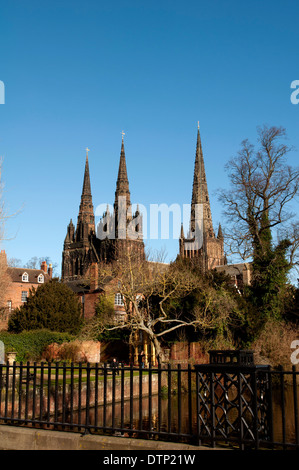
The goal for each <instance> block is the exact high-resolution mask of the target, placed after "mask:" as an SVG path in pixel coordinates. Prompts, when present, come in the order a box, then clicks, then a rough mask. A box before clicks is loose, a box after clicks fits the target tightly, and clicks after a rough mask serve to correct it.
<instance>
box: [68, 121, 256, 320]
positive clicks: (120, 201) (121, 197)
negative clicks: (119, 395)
mask: <svg viewBox="0 0 299 470" xmlns="http://www.w3.org/2000/svg"><path fill="white" fill-rule="evenodd" d="M128 249H130V250H133V252H134V254H136V255H137V256H139V257H140V259H145V253H144V242H143V235H142V216H141V214H140V213H139V211H138V208H137V210H136V211H135V212H134V213H133V212H132V206H131V196H130V189H129V180H128V174H127V165H126V156H125V147H124V138H123V135H122V142H121V151H120V160H119V168H118V175H117V180H116V190H115V200H114V206H113V213H110V212H109V208H108V207H107V210H106V211H105V212H104V214H103V217H102V218H101V220H100V222H99V223H98V224H97V227H96V226H95V216H94V209H93V202H92V194H91V184H90V174H89V163H88V149H87V153H86V162H85V171H84V178H83V188H82V194H81V202H80V206H79V214H78V219H77V225H76V227H75V226H74V224H73V222H72V220H71V221H70V223H69V225H68V227H67V234H66V237H65V240H64V247H63V255H62V280H63V281H64V282H66V283H67V284H68V285H69V286H70V287H71V288H72V290H73V291H74V292H76V293H77V294H78V295H79V296H80V297H81V301H82V304H83V312H84V316H85V317H87V318H88V317H91V316H93V314H94V306H95V302H96V300H97V298H98V295H99V293H100V292H101V290H100V289H99V286H98V274H99V266H100V264H101V263H112V262H114V261H116V260H117V259H119V257H120V256H121V255H122V253H125V251H126V250H128ZM178 256H180V257H181V258H190V259H192V261H193V262H194V263H196V264H197V265H198V267H199V269H200V270H201V272H203V273H204V272H207V271H208V270H211V269H216V270H218V271H225V272H227V273H228V274H230V275H231V278H232V279H233V282H234V283H235V285H236V286H237V280H239V282H241V283H243V282H245V283H249V275H250V273H249V269H248V266H246V265H245V264H240V265H229V266H228V265H227V263H226V257H225V254H224V239H223V234H222V230H221V226H220V224H219V227H218V230H217V234H215V231H214V228H213V222H212V213H211V207H210V200H209V193H208V185H207V179H206V172H205V164H204V157H203V151H202V144H201V137H200V131H199V126H198V131H197V141H196V152H195V164H194V175H193V186H192V199H191V214H190V223H189V230H188V233H187V234H186V236H185V234H184V230H183V226H182V227H181V234H180V238H179V253H178ZM244 279H245V281H244ZM123 310H124V309H123V305H122V302H121V300H119V296H117V294H116V296H115V311H116V314H117V312H118V313H121V312H123ZM123 313H124V312H123Z"/></svg>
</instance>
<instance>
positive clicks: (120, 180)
mask: <svg viewBox="0 0 299 470" xmlns="http://www.w3.org/2000/svg"><path fill="white" fill-rule="evenodd" d="M123 136H124V133H123V132H122V141H121V151H120V160H119V167H118V176H117V181H116V191H115V203H114V207H115V206H116V205H117V204H118V197H119V196H125V197H126V202H127V207H129V206H130V205H131V201H130V190H129V180H128V174H127V164H126V155H125V145H124V137H123Z"/></svg>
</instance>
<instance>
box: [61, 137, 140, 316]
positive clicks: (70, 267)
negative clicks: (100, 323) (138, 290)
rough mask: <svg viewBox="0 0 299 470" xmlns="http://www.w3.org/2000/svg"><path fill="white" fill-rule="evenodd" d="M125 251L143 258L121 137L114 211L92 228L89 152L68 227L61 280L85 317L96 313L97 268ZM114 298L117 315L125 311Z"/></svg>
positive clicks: (100, 290) (137, 213) (137, 218)
mask: <svg viewBox="0 0 299 470" xmlns="http://www.w3.org/2000/svg"><path fill="white" fill-rule="evenodd" d="M127 250H132V251H133V252H134V254H135V255H137V256H139V257H140V259H144V257H145V255H144V243H143V235H142V217H141V215H140V213H139V211H138V209H137V210H136V211H135V213H132V207H131V200H130V190H129V180H128V175H127V166H126V157H125V148H124V140H123V138H122V143H121V152H120V160H119V169H118V177H117V181H116V191H115V202H114V211H113V213H112V214H110V212H109V209H108V208H107V210H106V211H105V212H104V213H103V216H102V218H101V220H100V222H99V224H98V225H97V227H95V218H94V210H93V203H92V194H91V184H90V174H89V162H88V153H87V155H86V162H85V171H84V179H83V189H82V195H81V202H80V207H79V215H78V220H77V226H76V227H75V226H74V224H73V222H72V220H71V221H70V223H69V225H68V227H67V234H66V237H65V240H64V247H63V254H62V280H63V281H64V282H65V283H66V284H67V285H68V286H69V287H71V288H72V290H73V291H74V292H76V293H77V294H78V295H79V296H80V298H81V302H82V306H83V313H84V317H85V318H90V317H91V316H92V315H93V314H94V311H95V303H96V301H97V299H98V296H99V295H100V294H101V293H102V292H103V290H102V289H101V288H100V287H99V285H98V277H99V269H100V268H101V266H102V265H105V264H106V263H107V264H108V263H112V262H115V261H117V259H119V257H120V256H121V255H122V254H123V253H125V252H126V251H127ZM119 304H121V302H119V301H118V297H117V295H116V301H115V310H116V314H117V313H119V312H122V311H124V308H123V306H122V305H119Z"/></svg>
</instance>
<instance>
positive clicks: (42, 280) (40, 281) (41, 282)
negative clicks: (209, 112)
mask: <svg viewBox="0 0 299 470" xmlns="http://www.w3.org/2000/svg"><path fill="white" fill-rule="evenodd" d="M37 282H38V283H39V284H43V282H44V276H43V274H40V275H39V276H38V278H37Z"/></svg>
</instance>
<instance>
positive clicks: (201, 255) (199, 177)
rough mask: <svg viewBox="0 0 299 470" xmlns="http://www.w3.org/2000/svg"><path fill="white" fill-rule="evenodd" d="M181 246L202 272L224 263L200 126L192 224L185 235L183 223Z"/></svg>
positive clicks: (187, 256)
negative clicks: (214, 227)
mask: <svg viewBox="0 0 299 470" xmlns="http://www.w3.org/2000/svg"><path fill="white" fill-rule="evenodd" d="M179 246H180V256H181V257H183V258H192V259H193V260H194V261H196V262H197V263H198V265H199V267H200V269H201V270H202V271H203V272H206V271H207V270H209V269H213V268H215V267H216V266H220V265H223V264H225V258H224V251H223V235H222V230H221V226H220V225H219V229H218V234H217V237H216V236H215V233H214V229H213V222H212V213H211V206H210V199H209V192H208V185H207V179H206V172H205V165H204V158H203V151H202V145H201V138H200V132H199V126H198V131H197V143H196V154H195V165H194V175H193V187H192V199H191V214H190V227H189V232H188V234H187V237H186V238H185V236H184V231H183V226H182V228H181V235H180V240H179Z"/></svg>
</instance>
